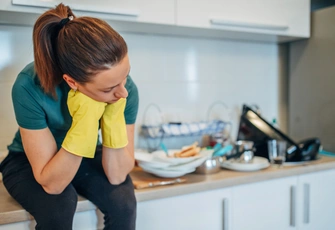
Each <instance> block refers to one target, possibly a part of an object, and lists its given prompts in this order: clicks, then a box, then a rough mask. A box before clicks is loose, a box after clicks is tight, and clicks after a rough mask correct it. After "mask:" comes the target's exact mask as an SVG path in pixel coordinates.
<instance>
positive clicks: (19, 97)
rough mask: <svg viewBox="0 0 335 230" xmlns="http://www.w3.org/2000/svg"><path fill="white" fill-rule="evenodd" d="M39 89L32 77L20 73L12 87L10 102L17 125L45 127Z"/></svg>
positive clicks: (35, 127) (27, 127)
mask: <svg viewBox="0 0 335 230" xmlns="http://www.w3.org/2000/svg"><path fill="white" fill-rule="evenodd" d="M38 91H41V89H40V87H39V86H37V85H36V84H35V82H34V80H33V78H32V76H29V75H27V74H25V73H20V74H19V75H18V77H17V79H16V81H15V83H14V85H13V88H12V102H13V107H14V112H15V117H16V121H17V123H18V125H19V126H20V127H22V128H25V129H43V128H46V127H47V122H46V118H45V112H44V110H43V108H42V106H41V103H40V101H41V98H40V95H39V94H38Z"/></svg>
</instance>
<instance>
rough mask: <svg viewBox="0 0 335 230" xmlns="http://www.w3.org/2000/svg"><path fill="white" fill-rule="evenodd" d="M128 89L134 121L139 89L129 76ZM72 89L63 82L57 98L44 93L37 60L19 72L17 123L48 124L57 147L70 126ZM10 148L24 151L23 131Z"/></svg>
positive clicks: (37, 126) (15, 101)
mask: <svg viewBox="0 0 335 230" xmlns="http://www.w3.org/2000/svg"><path fill="white" fill-rule="evenodd" d="M125 87H126V89H127V90H128V98H127V104H126V108H125V112H124V115H125V119H126V123H127V124H134V123H135V121H136V116H137V111H138V102H139V98H138V91H137V87H136V85H135V83H134V82H133V80H132V79H131V77H130V76H128V77H127V83H126V85H125ZM69 90H70V87H69V86H68V84H67V83H66V82H65V81H63V82H62V83H61V84H60V85H58V86H57V88H56V95H57V99H54V98H53V97H52V96H50V95H48V94H45V93H44V91H43V89H42V87H41V85H40V82H39V79H38V77H37V75H36V73H35V71H34V63H33V62H32V63H30V64H28V65H27V66H26V67H25V68H24V69H23V70H22V71H21V72H20V73H19V75H18V77H17V79H16V81H15V83H14V85H13V88H12V100H13V106H14V112H15V117H16V121H17V123H18V125H19V126H20V127H22V128H25V129H35V130H37V129H44V128H46V127H48V128H49V129H50V131H51V133H52V135H53V136H54V138H55V140H56V143H57V147H58V149H59V148H60V147H61V144H62V142H63V140H64V138H65V135H66V133H67V131H68V130H69V129H70V127H71V123H72V118H71V116H70V113H69V110H68V108H67V94H68V92H69ZM8 150H9V151H15V152H23V151H24V149H23V145H22V140H21V136H20V132H19V131H17V132H16V134H15V137H14V140H13V142H12V144H10V145H9V146H8Z"/></svg>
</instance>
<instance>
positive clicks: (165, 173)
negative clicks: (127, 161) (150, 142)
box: [138, 163, 195, 178]
mask: <svg viewBox="0 0 335 230" xmlns="http://www.w3.org/2000/svg"><path fill="white" fill-rule="evenodd" d="M138 165H139V166H140V167H141V168H142V169H143V171H145V172H147V173H151V174H153V175H155V176H158V177H164V178H175V177H180V176H184V175H185V174H188V173H191V172H194V171H195V168H192V169H188V170H165V169H157V168H151V167H148V166H145V165H142V164H141V163H140V164H138Z"/></svg>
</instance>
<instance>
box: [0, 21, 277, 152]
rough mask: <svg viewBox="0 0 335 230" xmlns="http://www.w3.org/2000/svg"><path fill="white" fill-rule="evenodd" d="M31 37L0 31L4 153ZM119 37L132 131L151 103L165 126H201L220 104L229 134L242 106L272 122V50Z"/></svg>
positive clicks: (11, 29)
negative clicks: (134, 90) (132, 87)
mask: <svg viewBox="0 0 335 230" xmlns="http://www.w3.org/2000/svg"><path fill="white" fill-rule="evenodd" d="M31 31H32V28H31V27H15V26H0V50H1V56H2V57H1V58H0V88H1V89H0V90H1V91H0V100H1V104H2V106H1V108H0V112H1V114H0V116H1V120H0V127H1V131H0V150H1V149H5V148H6V145H7V144H9V142H10V141H11V138H12V136H13V134H14V132H15V130H16V128H17V125H16V122H15V119H14V117H13V109H12V106H11V99H10V88H11V85H12V84H13V82H14V80H15V77H16V75H17V74H18V72H19V71H20V70H21V69H22V68H23V67H24V66H25V65H26V64H27V63H28V62H30V61H31V60H32V58H33V53H32V42H31ZM122 35H123V37H124V38H125V40H126V42H127V44H128V47H129V56H130V62H131V76H132V77H133V79H134V81H135V82H136V83H137V85H138V88H139V93H140V107H139V115H138V119H137V122H138V124H137V127H138V126H139V125H140V124H141V123H142V122H143V115H144V114H143V113H144V110H145V108H146V107H147V106H148V105H149V104H151V103H155V104H157V105H159V107H160V108H161V110H162V112H163V114H164V117H163V118H164V119H165V121H183V122H184V121H199V120H205V119H206V118H207V111H208V109H209V107H210V106H211V105H212V104H213V103H214V102H216V101H222V102H223V103H225V104H226V105H227V106H228V108H229V110H230V112H229V113H230V117H231V119H232V121H233V123H234V127H235V130H234V132H236V129H237V128H236V127H237V125H238V122H239V113H240V111H241V108H242V104H243V103H247V104H257V105H259V106H260V107H261V110H262V114H263V115H264V117H265V118H267V119H272V118H274V117H277V116H278V100H279V99H278V94H279V92H278V89H279V86H278V81H279V80H278V78H279V73H280V70H279V66H278V65H279V64H278V63H279V62H278V58H279V55H278V46H277V45H275V44H267V43H251V42H250V43H249V42H237V41H227V40H215V39H200V38H185V37H173V36H156V35H148V34H130V33H124V34H122ZM150 113H151V114H150V116H151V118H150V120H151V121H152V122H159V119H161V117H160V115H157V113H155V112H154V111H151V112H150ZM213 116H222V117H227V113H226V112H225V111H223V110H222V109H220V107H216V108H215V111H213ZM4 130H6V131H4ZM138 131H139V130H138ZM135 140H137V138H136V139H135Z"/></svg>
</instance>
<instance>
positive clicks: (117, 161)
mask: <svg viewBox="0 0 335 230" xmlns="http://www.w3.org/2000/svg"><path fill="white" fill-rule="evenodd" d="M134 165H135V160H134V154H133V153H132V152H131V151H129V148H127V147H125V148H120V149H111V148H107V147H103V149H102V166H103V168H104V171H105V174H106V176H107V178H108V180H109V182H110V183H111V184H114V185H117V184H121V183H122V182H124V181H125V179H126V176H127V175H128V173H129V172H130V171H131V170H132V169H133V168H134Z"/></svg>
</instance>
